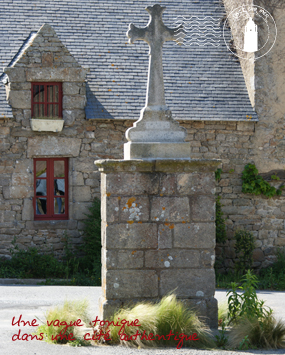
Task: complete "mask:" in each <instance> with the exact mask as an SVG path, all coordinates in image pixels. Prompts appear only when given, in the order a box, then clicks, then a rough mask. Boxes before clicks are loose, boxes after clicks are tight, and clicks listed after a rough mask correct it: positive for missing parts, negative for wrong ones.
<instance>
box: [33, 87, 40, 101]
mask: <svg viewBox="0 0 285 355" xmlns="http://www.w3.org/2000/svg"><path fill="white" fill-rule="evenodd" d="M39 92H40V91H39V85H34V88H33V98H34V102H39Z"/></svg>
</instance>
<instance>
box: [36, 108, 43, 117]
mask: <svg viewBox="0 0 285 355" xmlns="http://www.w3.org/2000/svg"><path fill="white" fill-rule="evenodd" d="M44 116H45V105H39V114H38V116H37V117H44Z"/></svg>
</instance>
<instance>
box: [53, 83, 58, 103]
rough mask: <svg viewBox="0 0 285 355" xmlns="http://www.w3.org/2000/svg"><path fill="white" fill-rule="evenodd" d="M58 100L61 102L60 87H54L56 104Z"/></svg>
mask: <svg viewBox="0 0 285 355" xmlns="http://www.w3.org/2000/svg"><path fill="white" fill-rule="evenodd" d="M58 100H59V90H58V85H54V102H58Z"/></svg>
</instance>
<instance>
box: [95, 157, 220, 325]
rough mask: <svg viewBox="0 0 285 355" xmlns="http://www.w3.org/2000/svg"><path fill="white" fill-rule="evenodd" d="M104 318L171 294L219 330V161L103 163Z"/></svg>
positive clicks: (101, 302) (115, 161)
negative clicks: (129, 307)
mask: <svg viewBox="0 0 285 355" xmlns="http://www.w3.org/2000/svg"><path fill="white" fill-rule="evenodd" d="M95 163H96V165H97V166H98V167H99V170H100V171H101V172H102V174H101V193H102V198H101V202H102V210H101V217H102V290H103V296H102V299H101V301H100V317H101V318H100V319H102V318H103V319H108V318H110V317H111V315H112V314H113V312H114V311H115V310H116V309H118V308H119V307H121V306H127V305H129V304H131V303H132V304H135V303H137V302H140V301H144V302H146V301H150V302H151V301H153V302H155V301H157V300H159V299H161V298H162V297H163V296H165V295H167V294H169V293H171V292H174V293H175V294H176V296H177V298H178V299H181V300H183V301H184V302H185V303H186V304H187V305H188V306H191V307H192V306H195V307H198V311H199V312H200V316H201V317H204V320H205V321H206V322H207V324H208V325H209V326H211V327H217V321H218V319H217V302H216V300H215V299H214V293H215V272H214V268H213V267H214V262H215V249H214V248H215V177H214V171H215V170H216V169H217V166H218V165H219V164H220V161H217V160H216V161H210V160H181V159H177V160H174V159H165V160H163V159H161V160H100V161H96V162H95Z"/></svg>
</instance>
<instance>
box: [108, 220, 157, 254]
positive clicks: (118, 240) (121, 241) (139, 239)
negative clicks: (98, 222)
mask: <svg viewBox="0 0 285 355" xmlns="http://www.w3.org/2000/svg"><path fill="white" fill-rule="evenodd" d="M104 239H105V240H106V247H107V248H110V249H132V250H136V248H137V249H157V225H156V223H136V222H134V223H132V224H130V223H120V224H113V225H112V224H111V225H108V226H107V227H106V235H105V236H104V235H103V243H104Z"/></svg>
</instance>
